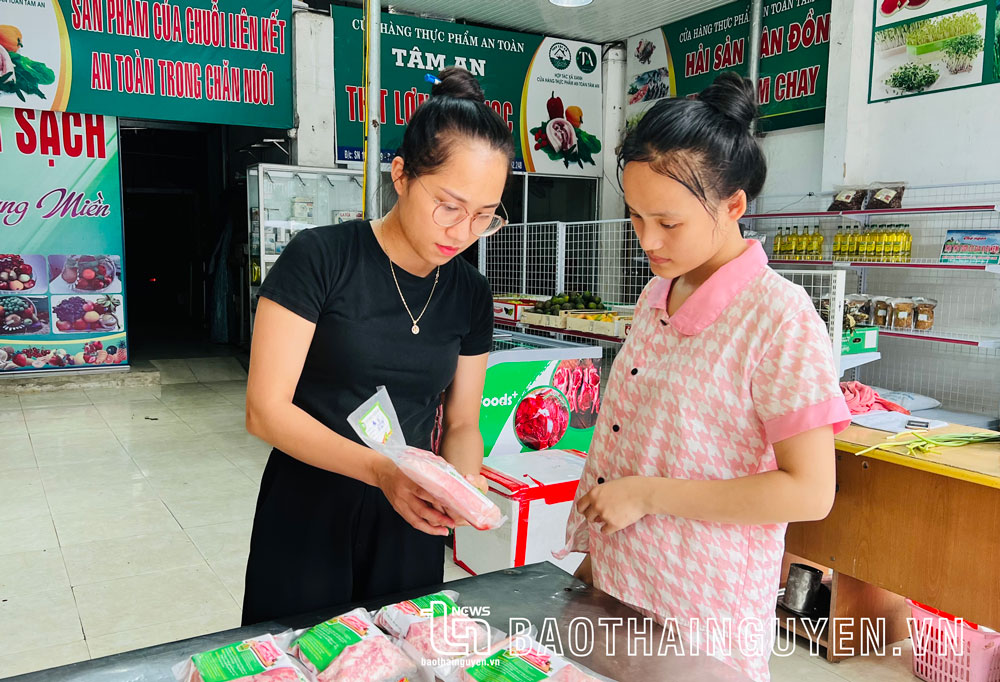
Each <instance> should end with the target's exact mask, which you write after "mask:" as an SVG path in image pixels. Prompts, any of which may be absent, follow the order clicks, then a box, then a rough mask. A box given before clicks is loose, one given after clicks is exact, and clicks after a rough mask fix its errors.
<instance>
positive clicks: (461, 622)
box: [375, 590, 504, 679]
mask: <svg viewBox="0 0 1000 682" xmlns="http://www.w3.org/2000/svg"><path fill="white" fill-rule="evenodd" d="M457 601H458V593H457V592H455V591H453V590H442V591H441V592H436V593H434V594H428V595H425V596H423V597H418V598H416V599H410V600H407V601H403V602H399V603H398V604H391V605H389V606H383V607H382V608H381V609H379V610H378V611H376V612H375V623H376V624H377V625H378V626H379V627H380V628H382V629H383V630H385V631H386V632H387V633H389V634H390V635H392V636H393V637H395V638H396V639H397V641H398V642H399V645H400V646H401V647H402V649H403V651H405V652H406V653H407V654H408V655H409V656H410V658H412V659H414V660H415V661H417V662H419V663H420V665H421V667H422V670H423V672H424V679H432V678H438V679H440V678H443V677H444V676H445V675H446V674H448V673H449V672H450V671H453V670H455V669H456V667H457V666H456V661H464V660H466V659H469V660H470V664H471V661H472V660H478V659H479V658H481V657H482V656H483V655H485V654H486V653H487V652H489V651H490V650H491V646H494V645H495V643H497V642H499V641H500V640H502V639H503V637H504V634H503V633H502V632H500V631H499V630H497V629H495V628H492V627H490V625H489V624H488V623H486V622H485V621H483V620H481V619H477V618H470V617H469V616H467V615H465V614H464V613H462V610H461V609H460V608H459V606H458V603H457ZM472 657H477V658H472Z"/></svg>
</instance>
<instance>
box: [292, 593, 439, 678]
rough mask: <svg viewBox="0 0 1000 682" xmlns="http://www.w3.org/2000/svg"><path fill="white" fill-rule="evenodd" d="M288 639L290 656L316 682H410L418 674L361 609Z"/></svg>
mask: <svg viewBox="0 0 1000 682" xmlns="http://www.w3.org/2000/svg"><path fill="white" fill-rule="evenodd" d="M287 639H289V640H290V642H289V653H290V654H292V655H293V656H295V657H296V658H297V659H298V660H299V661H301V662H302V664H303V665H304V666H305V667H306V668H307V669H308V670H309V672H311V673H312V674H313V675H315V676H316V680H317V682H399V681H400V680H406V679H411V680H412V679H414V678H416V677H417V676H418V675H419V672H420V666H418V665H417V664H416V663H415V662H414V661H413V660H412V659H411V658H410V657H409V656H407V655H406V654H405V653H404V652H403V650H402V649H400V648H399V647H398V646H396V644H394V643H393V641H392V640H391V639H389V637H387V636H386V635H385V633H383V632H382V631H381V630H379V629H378V628H377V627H376V626H375V623H374V622H373V621H372V618H371V615H370V614H369V613H368V612H367V611H365V610H364V609H354V610H353V611H350V612H348V613H345V614H343V615H341V616H337V617H336V618H331V619H330V620H328V621H325V622H323V623H320V624H319V625H317V626H315V627H312V628H309V629H308V630H300V631H298V632H295V633H293V634H292V635H291V636H290V637H288V638H287ZM281 640H282V637H279V638H278V641H279V643H281Z"/></svg>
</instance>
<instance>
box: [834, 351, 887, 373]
mask: <svg viewBox="0 0 1000 682" xmlns="http://www.w3.org/2000/svg"><path fill="white" fill-rule="evenodd" d="M881 359H882V354H881V353H879V352H878V351H874V352H872V353H857V354H855V355H841V356H840V373H841V374H843V373H844V372H847V371H849V370H852V369H856V368H858V367H860V366H861V365H867V364H868V363H870V362H875V361H876V360H881Z"/></svg>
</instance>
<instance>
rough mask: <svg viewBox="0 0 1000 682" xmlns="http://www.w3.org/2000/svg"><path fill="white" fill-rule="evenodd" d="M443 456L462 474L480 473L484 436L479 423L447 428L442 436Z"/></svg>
mask: <svg viewBox="0 0 1000 682" xmlns="http://www.w3.org/2000/svg"><path fill="white" fill-rule="evenodd" d="M441 456H442V457H444V458H445V460H447V461H448V463H449V464H451V465H452V466H453V467H455V468H456V469H458V471H459V473H462V474H478V473H479V471H480V470H481V469H482V468H483V436H482V434H481V433H480V432H479V425H478V424H467V425H462V426H453V427H450V428H446V429H445V432H444V434H442V438H441Z"/></svg>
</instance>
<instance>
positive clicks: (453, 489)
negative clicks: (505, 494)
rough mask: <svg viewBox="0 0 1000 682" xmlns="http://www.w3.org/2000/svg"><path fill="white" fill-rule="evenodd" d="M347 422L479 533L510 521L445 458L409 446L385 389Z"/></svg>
mask: <svg viewBox="0 0 1000 682" xmlns="http://www.w3.org/2000/svg"><path fill="white" fill-rule="evenodd" d="M348 421H349V422H350V423H351V428H353V429H354V431H355V433H357V434H358V436H360V437H361V440H362V441H363V442H364V443H365V444H366V445H367V446H368V447H370V448H372V449H373V450H376V451H378V452H380V453H382V454H383V455H385V456H386V457H388V458H389V459H391V460H392V461H393V462H395V463H396V465H397V466H398V467H399V468H400V470H402V472H403V473H404V474H406V475H407V476H408V477H410V478H411V479H412V480H413V481H415V482H416V483H418V484H419V485H420V486H421V487H422V488H423V489H424V490H426V491H427V492H429V493H430V494H431V495H433V496H434V498H435V499H437V501H438V502H440V503H441V505H442V506H443V507H445V509H447V510H448V512H449V513H450V514H451V515H452V516H456V517H459V518H463V519H465V520H466V521H468V522H469V523H470V524H472V526H473V527H475V528H476V529H478V530H492V529H494V528H499V527H500V526H502V525H503V524H504V522H505V521H506V520H507V518H506V517H505V516H504V515H503V514H502V513H501V512H500V508H499V507H497V506H496V504H494V503H493V502H492V501H491V500H490V498H488V497H486V495H484V494H483V492H482V491H481V490H479V488H477V487H476V486H474V485H472V484H471V483H469V481H468V480H466V478H465V477H464V476H462V474H460V473H459V472H458V470H457V469H455V467H453V466H452V465H451V464H449V463H448V462H447V461H445V460H444V459H443V458H441V457H438V456H437V455H435V454H434V453H432V452H427V451H426V450H421V449H419V448H411V447H408V446H407V445H406V440H405V439H404V438H403V433H402V431H401V430H400V428H399V419H398V418H397V417H396V410H395V408H393V406H392V401H391V400H390V399H389V393H388V392H387V391H386V390H385V387H384V386H379V389H378V392H377V393H376V394H375V395H374V396H372V397H371V398H369V399H368V400H366V401H365V402H364V403H363V404H362V405H361V406H360V407H359V408H358V409H356V410H355V411H354V412H352V413H351V414H350V416H349V417H348Z"/></svg>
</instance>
